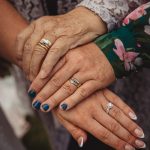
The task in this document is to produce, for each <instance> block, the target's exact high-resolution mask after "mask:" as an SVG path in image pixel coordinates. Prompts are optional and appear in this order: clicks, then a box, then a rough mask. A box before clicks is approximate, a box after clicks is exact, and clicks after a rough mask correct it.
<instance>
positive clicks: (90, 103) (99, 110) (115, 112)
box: [54, 89, 146, 150]
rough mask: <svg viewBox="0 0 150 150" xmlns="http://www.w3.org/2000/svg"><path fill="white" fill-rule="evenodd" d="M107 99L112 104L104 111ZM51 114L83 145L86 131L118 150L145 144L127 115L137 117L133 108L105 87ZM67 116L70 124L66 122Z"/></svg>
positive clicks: (139, 146) (141, 133)
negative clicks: (67, 108) (74, 104)
mask: <svg viewBox="0 0 150 150" xmlns="http://www.w3.org/2000/svg"><path fill="white" fill-rule="evenodd" d="M109 102H111V103H112V104H113V108H112V109H110V111H109V113H106V111H107V107H106V106H107V104H108V103H109ZM54 114H55V115H56V116H57V117H58V118H59V120H60V121H61V123H63V124H64V125H65V127H66V128H67V129H68V130H69V132H70V133H71V134H72V135H73V137H74V139H75V140H76V141H77V142H78V143H79V145H80V144H81V145H82V143H81V141H82V140H81V139H83V142H85V141H86V139H87V135H86V133H85V131H87V132H89V133H91V134H92V135H93V136H94V137H96V138H98V139H99V140H101V141H102V142H104V143H105V144H108V145H109V146H111V147H113V148H115V149H117V150H134V148H144V147H145V146H146V145H145V144H144V142H142V141H141V140H140V139H139V138H144V133H143V131H142V129H141V128H140V127H139V126H138V125H137V124H135V123H134V122H133V121H132V120H131V119H130V118H132V119H134V120H135V119H136V116H135V114H134V112H133V110H132V109H131V108H129V107H128V106H127V105H126V104H125V103H124V102H123V101H122V100H121V99H120V98H119V97H118V96H116V95H115V94H114V93H112V92H111V91H109V90H107V89H104V90H102V91H99V92H96V93H95V94H93V95H92V96H90V97H89V98H87V99H86V100H85V101H83V102H82V103H80V104H79V105H78V106H76V107H75V108H74V109H71V110H69V111H66V112H65V111H62V110H60V109H55V110H54ZM63 119H65V121H63ZM66 120H67V121H68V122H69V123H72V124H73V126H72V125H71V124H66V123H67V122H66ZM70 125H71V126H70ZM81 129H83V130H81Z"/></svg>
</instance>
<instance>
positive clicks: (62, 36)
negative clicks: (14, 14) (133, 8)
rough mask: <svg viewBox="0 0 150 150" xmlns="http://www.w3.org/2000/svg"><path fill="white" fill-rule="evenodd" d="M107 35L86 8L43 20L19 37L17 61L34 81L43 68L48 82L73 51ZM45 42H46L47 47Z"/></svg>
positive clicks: (97, 19)
mask: <svg viewBox="0 0 150 150" xmlns="http://www.w3.org/2000/svg"><path fill="white" fill-rule="evenodd" d="M91 22H92V23H91ZM104 32H106V27H105V24H104V23H103V22H102V20H101V19H100V18H99V17H98V16H97V15H95V14H94V13H93V12H92V11H90V10H88V9H86V8H84V7H79V8H76V9H74V10H73V11H71V12H69V13H67V14H64V15H60V16H45V17H41V18H40V19H38V20H36V21H34V22H33V23H31V24H30V26H29V27H27V28H26V29H25V30H24V31H23V32H21V33H20V34H19V35H18V37H17V42H16V49H17V59H18V61H19V62H20V63H21V64H22V68H23V70H24V72H25V73H26V75H27V76H28V77H29V79H30V80H31V81H32V80H33V79H34V78H35V77H36V76H37V74H38V73H39V70H40V68H41V72H40V78H45V77H47V76H49V74H50V72H51V71H52V69H53V67H54V65H55V64H56V63H57V61H58V60H59V59H60V58H61V57H62V56H63V55H64V54H65V53H66V52H67V51H68V50H69V49H72V48H74V47H77V46H78V45H81V44H85V43H87V42H89V41H92V40H93V39H95V38H96V37H97V36H98V35H101V34H103V33H104ZM42 39H44V41H45V40H46V43H45V45H44V43H43V40H42ZM40 41H41V43H42V44H39V42H40Z"/></svg>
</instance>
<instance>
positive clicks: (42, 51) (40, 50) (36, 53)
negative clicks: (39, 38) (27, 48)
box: [34, 45, 47, 55]
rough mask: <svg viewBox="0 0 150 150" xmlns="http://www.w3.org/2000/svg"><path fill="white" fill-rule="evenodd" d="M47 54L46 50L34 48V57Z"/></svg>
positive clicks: (38, 47)
mask: <svg viewBox="0 0 150 150" xmlns="http://www.w3.org/2000/svg"><path fill="white" fill-rule="evenodd" d="M46 53H47V50H46V49H44V48H42V47H40V46H38V45H37V46H35V49H34V54H35V55H45V54H46Z"/></svg>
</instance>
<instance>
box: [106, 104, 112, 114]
mask: <svg viewBox="0 0 150 150" xmlns="http://www.w3.org/2000/svg"><path fill="white" fill-rule="evenodd" d="M113 106H114V105H113V104H112V103H111V102H109V103H108V104H107V106H106V113H107V114H109V111H110V110H111V109H112V108H113Z"/></svg>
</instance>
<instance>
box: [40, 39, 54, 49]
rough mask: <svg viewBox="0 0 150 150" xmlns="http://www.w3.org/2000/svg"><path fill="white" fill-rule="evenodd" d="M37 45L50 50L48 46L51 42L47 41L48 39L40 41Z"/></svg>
mask: <svg viewBox="0 0 150 150" xmlns="http://www.w3.org/2000/svg"><path fill="white" fill-rule="evenodd" d="M39 44H41V45H43V46H46V47H47V48H50V46H51V45H52V43H51V41H49V40H48V39H41V41H40V42H39Z"/></svg>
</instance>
